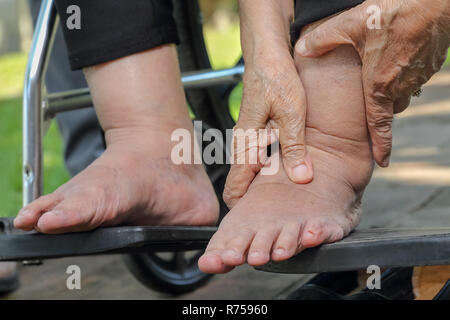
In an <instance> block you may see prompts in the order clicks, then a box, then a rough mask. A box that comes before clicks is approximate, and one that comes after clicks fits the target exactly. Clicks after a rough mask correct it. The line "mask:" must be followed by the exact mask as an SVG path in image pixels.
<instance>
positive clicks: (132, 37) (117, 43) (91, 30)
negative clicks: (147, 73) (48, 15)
mask: <svg viewBox="0 0 450 320" xmlns="http://www.w3.org/2000/svg"><path fill="white" fill-rule="evenodd" d="M71 5H77V6H78V7H79V8H80V13H81V18H80V19H81V24H80V27H81V28H80V29H73V30H69V29H68V27H67V25H66V21H67V19H68V18H69V17H70V16H71V14H70V13H67V8H68V7H69V6H71ZM56 7H57V9H58V13H59V16H60V18H61V25H62V27H63V30H64V36H65V38H66V44H67V48H68V51H69V61H70V65H71V67H72V69H74V70H75V69H81V68H84V67H88V66H92V65H96V64H99V63H102V62H107V61H111V60H114V59H118V58H121V57H124V56H128V55H131V54H134V53H137V52H141V51H145V50H148V49H152V48H155V47H157V46H160V45H163V44H168V43H178V35H177V29H176V24H175V20H174V19H173V17H172V1H168V0H131V1H130V0H57V1H56Z"/></svg>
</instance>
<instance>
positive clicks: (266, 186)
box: [199, 46, 373, 273]
mask: <svg viewBox="0 0 450 320" xmlns="http://www.w3.org/2000/svg"><path fill="white" fill-rule="evenodd" d="M295 63H296V65H297V69H298V70H300V74H301V79H302V82H303V85H304V86H305V90H306V95H307V100H308V110H307V130H306V141H307V145H308V150H309V154H310V155H311V159H312V162H313V165H314V180H313V181H312V182H311V183H309V184H304V185H302V184H294V183H292V182H291V181H290V180H289V179H288V177H287V175H286V173H285V172H284V170H283V166H280V169H279V171H278V173H277V174H276V175H272V176H263V175H258V176H257V177H256V178H255V180H254V181H253V182H252V184H251V186H250V188H249V190H248V192H247V193H246V194H245V196H244V197H243V198H242V199H241V200H240V201H239V202H238V203H237V204H236V205H235V206H234V207H233V209H232V210H231V211H230V212H229V213H228V215H227V216H226V217H225V218H224V219H223V221H222V222H221V225H220V227H219V230H218V231H217V232H216V234H215V235H214V236H213V238H212V239H211V241H210V243H209V245H208V248H207V250H206V253H205V254H204V255H203V256H202V257H201V259H200V260H199V267H200V269H201V270H202V271H204V272H208V273H223V272H228V271H229V270H231V269H232V268H233V267H234V266H237V265H240V264H243V263H245V262H247V263H248V264H250V265H253V266H258V265H262V264H265V263H267V262H268V261H269V260H270V259H272V260H274V261H280V260H285V259H288V258H290V257H292V256H293V255H295V254H296V253H298V252H300V251H301V250H303V249H304V248H310V247H314V246H317V245H320V244H322V243H329V242H334V241H337V240H340V239H342V238H343V237H344V236H345V235H347V234H348V233H349V232H350V231H351V230H352V229H354V228H355V227H356V226H357V224H358V222H359V219H360V215H361V209H360V204H361V197H362V194H363V191H364V188H365V187H366V185H367V184H368V182H369V180H370V176H371V173H372V169H373V160H372V154H371V151H370V148H369V142H368V141H369V139H368V133H367V127H366V120H365V119H366V118H365V112H364V98H363V91H362V85H361V65H360V59H359V57H358V55H357V53H356V52H355V51H354V49H353V48H352V47H349V46H346V47H340V48H338V49H336V50H334V51H333V52H331V53H330V54H328V55H326V56H324V57H322V58H318V59H302V58H300V57H295ZM275 156H277V157H278V156H279V155H278V154H276V155H273V157H275Z"/></svg>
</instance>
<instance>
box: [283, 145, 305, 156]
mask: <svg viewBox="0 0 450 320" xmlns="http://www.w3.org/2000/svg"><path fill="white" fill-rule="evenodd" d="M281 150H282V153H283V156H284V157H286V158H289V159H291V158H295V159H299V158H301V157H304V155H305V152H306V147H305V145H304V144H301V143H294V144H288V145H282V146H281Z"/></svg>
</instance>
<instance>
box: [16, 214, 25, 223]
mask: <svg viewBox="0 0 450 320" xmlns="http://www.w3.org/2000/svg"><path fill="white" fill-rule="evenodd" d="M23 220H24V217H23V216H22V214H20V215H18V216H17V217H16V218H15V219H14V223H15V224H17V225H21V224H22V223H23Z"/></svg>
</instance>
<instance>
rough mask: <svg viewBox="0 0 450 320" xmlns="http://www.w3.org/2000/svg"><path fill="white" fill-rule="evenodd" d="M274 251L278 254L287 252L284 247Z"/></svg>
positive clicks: (282, 254) (281, 254)
mask: <svg viewBox="0 0 450 320" xmlns="http://www.w3.org/2000/svg"><path fill="white" fill-rule="evenodd" d="M274 253H275V254H276V255H277V256H284V254H285V253H286V250H284V249H282V248H279V249H276V250H275V252H274Z"/></svg>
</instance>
